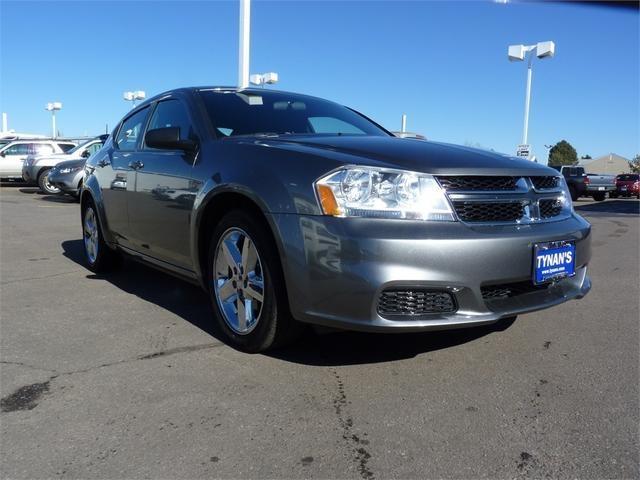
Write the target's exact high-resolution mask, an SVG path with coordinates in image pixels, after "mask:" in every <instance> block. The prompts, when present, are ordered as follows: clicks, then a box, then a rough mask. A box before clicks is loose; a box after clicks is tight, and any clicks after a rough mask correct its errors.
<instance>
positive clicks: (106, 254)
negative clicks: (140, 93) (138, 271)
mask: <svg viewBox="0 0 640 480" xmlns="http://www.w3.org/2000/svg"><path fill="white" fill-rule="evenodd" d="M86 172H87V173H86V177H85V179H84V183H83V186H82V192H81V209H82V229H83V238H84V246H85V254H86V259H87V263H88V266H89V268H90V269H92V270H93V271H96V272H101V271H105V270H108V269H109V268H113V267H114V266H116V265H117V264H118V262H117V258H118V256H120V255H122V254H127V255H130V256H132V257H134V258H136V259H138V260H140V261H143V262H146V263H148V264H150V265H153V266H155V267H158V268H161V269H163V270H165V271H168V272H171V273H173V274H175V275H178V276H181V277H183V278H186V279H188V280H190V281H192V282H196V283H199V284H200V285H202V287H203V288H204V289H205V290H206V291H207V292H208V294H209V296H210V299H211V302H212V306H213V313H214V320H215V321H216V322H217V324H218V325H219V327H220V330H221V331H222V332H224V334H225V336H226V338H227V339H228V341H229V342H230V343H232V344H233V345H235V346H236V347H238V348H240V349H243V350H247V351H253V352H255V351H261V350H265V349H268V348H271V347H275V346H277V345H282V344H283V343H285V342H286V341H289V340H291V339H292V338H294V337H295V334H296V333H297V332H298V331H299V330H300V327H301V325H303V324H305V323H307V324H320V325H326V326H332V327H339V328H347V329H357V330H367V331H393V332H412V331H425V330H437V329H447V328H459V327H465V326H473V325H482V324H488V323H492V322H496V321H498V320H500V319H503V318H508V317H513V316H515V315H518V314H522V313H526V312H531V311H534V310H539V309H543V308H548V307H551V306H553V305H557V304H559V303H562V302H566V301H567V300H571V299H575V298H581V297H583V296H584V295H586V293H587V292H588V291H589V289H590V287H591V282H590V280H589V276H588V275H587V266H588V264H589V260H590V258H591V235H590V232H591V226H590V225H589V223H588V222H586V221H585V220H584V219H583V218H582V217H580V216H579V215H578V214H577V213H576V212H575V211H574V209H573V205H572V203H571V197H570V194H569V191H568V187H567V185H566V183H565V181H564V179H563V178H562V176H560V175H559V174H558V172H557V171H555V170H553V169H550V168H548V167H545V166H542V165H539V164H536V163H533V162H530V161H527V160H522V159H517V158H510V157H507V156H505V155H498V154H494V153H491V152H487V151H481V150H474V149H471V148H465V147H461V146H455V145H447V144H442V143H436V142H430V141H425V140H415V139H400V138H397V137H394V136H393V135H392V134H391V133H390V132H388V131H387V130H385V129H384V128H382V127H381V126H379V125H378V124H376V123H375V122H373V121H371V120H369V119H368V118H367V117H365V116H364V115H362V114H360V113H358V112H356V111H354V110H352V109H350V108H347V107H344V106H342V105H338V104H336V103H332V102H329V101H326V100H321V99H318V98H314V97H310V96H305V95H299V94H293V93H287V92H276V91H271V90H269V91H267V90H259V89H256V90H254V89H245V90H237V89H233V88H222V87H212V88H188V89H179V90H173V91H170V92H166V93H163V94H162V95H159V96H157V97H154V98H152V99H149V100H147V101H146V102H144V103H142V104H141V105H138V106H137V107H136V108H135V109H133V110H132V111H131V112H129V113H128V114H127V116H126V117H125V118H124V119H123V120H122V121H121V122H120V123H119V124H118V126H117V127H116V129H115V131H114V133H113V134H112V135H111V136H110V137H109V140H107V142H106V143H105V146H104V148H103V149H102V150H100V152H98V153H97V154H96V155H94V156H93V157H91V158H90V159H89V160H88V161H87V165H86Z"/></svg>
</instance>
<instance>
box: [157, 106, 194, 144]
mask: <svg viewBox="0 0 640 480" xmlns="http://www.w3.org/2000/svg"><path fill="white" fill-rule="evenodd" d="M166 127H178V128H180V139H181V140H187V139H189V138H191V137H192V136H193V129H192V128H191V121H190V120H189V115H188V113H187V109H186V107H185V106H184V105H183V104H182V103H180V102H179V101H178V100H165V101H164V102H160V103H158V106H157V107H156V109H155V111H154V112H153V115H152V116H151V121H150V122H149V128H148V129H147V130H154V129H156V128H166Z"/></svg>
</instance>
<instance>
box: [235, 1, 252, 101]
mask: <svg viewBox="0 0 640 480" xmlns="http://www.w3.org/2000/svg"><path fill="white" fill-rule="evenodd" d="M250 39H251V0H240V36H239V44H238V88H239V89H240V90H244V89H245V88H247V87H248V86H249V42H250Z"/></svg>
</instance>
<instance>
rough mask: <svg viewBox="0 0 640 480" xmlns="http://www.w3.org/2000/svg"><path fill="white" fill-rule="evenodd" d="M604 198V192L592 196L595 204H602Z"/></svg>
mask: <svg viewBox="0 0 640 480" xmlns="http://www.w3.org/2000/svg"><path fill="white" fill-rule="evenodd" d="M605 196H606V194H605V192H598V193H594V194H593V199H594V200H595V201H596V202H602V201H603V200H604V199H605V198H606V197H605Z"/></svg>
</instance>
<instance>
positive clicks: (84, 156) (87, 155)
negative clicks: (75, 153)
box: [80, 150, 91, 158]
mask: <svg viewBox="0 0 640 480" xmlns="http://www.w3.org/2000/svg"><path fill="white" fill-rule="evenodd" d="M80 156H81V157H82V158H89V157H90V156H91V152H90V151H89V150H85V151H84V152H82V155H80Z"/></svg>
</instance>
